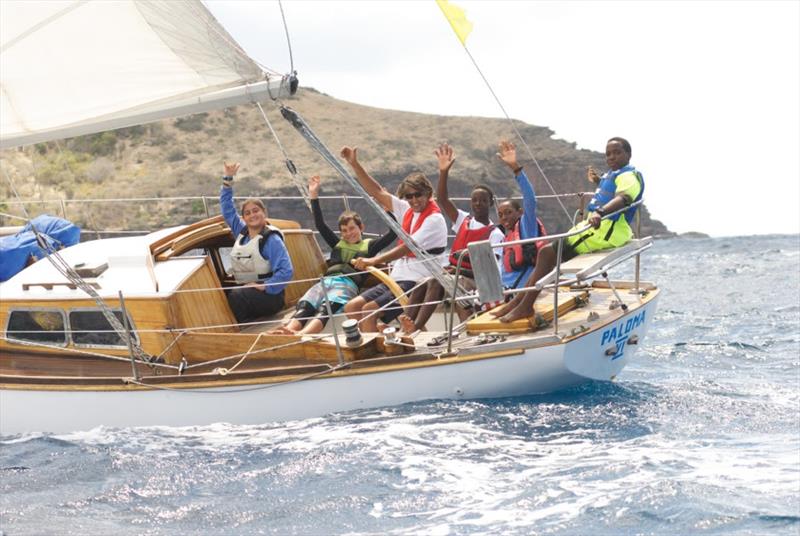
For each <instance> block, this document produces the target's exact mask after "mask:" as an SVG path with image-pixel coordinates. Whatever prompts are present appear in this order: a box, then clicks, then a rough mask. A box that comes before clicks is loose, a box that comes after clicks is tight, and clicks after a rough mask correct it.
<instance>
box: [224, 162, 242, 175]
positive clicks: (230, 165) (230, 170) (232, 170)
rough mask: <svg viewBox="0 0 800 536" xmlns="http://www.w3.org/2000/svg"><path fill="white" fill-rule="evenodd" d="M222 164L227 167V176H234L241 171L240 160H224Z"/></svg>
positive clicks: (225, 173)
mask: <svg viewBox="0 0 800 536" xmlns="http://www.w3.org/2000/svg"><path fill="white" fill-rule="evenodd" d="M222 165H223V167H224V168H225V172H224V176H225V177H233V176H234V175H236V173H238V172H239V165H240V164H239V162H223V163H222Z"/></svg>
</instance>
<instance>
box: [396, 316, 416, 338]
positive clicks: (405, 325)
mask: <svg viewBox="0 0 800 536" xmlns="http://www.w3.org/2000/svg"><path fill="white" fill-rule="evenodd" d="M397 321H398V322H400V329H402V330H403V333H405V334H406V335H411V334H412V333H414V332H415V331H417V326H416V325H415V324H414V321H413V320H411V318H410V317H409V316H408V315H400V316H398V317H397Z"/></svg>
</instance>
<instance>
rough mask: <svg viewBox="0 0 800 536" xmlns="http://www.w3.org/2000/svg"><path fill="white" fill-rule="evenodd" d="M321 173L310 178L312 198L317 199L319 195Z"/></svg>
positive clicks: (309, 186) (309, 185) (309, 192)
mask: <svg viewBox="0 0 800 536" xmlns="http://www.w3.org/2000/svg"><path fill="white" fill-rule="evenodd" d="M319 183H320V178H319V175H314V176H313V177H311V178H310V179H308V197H309V198H310V199H317V198H318V197H319Z"/></svg>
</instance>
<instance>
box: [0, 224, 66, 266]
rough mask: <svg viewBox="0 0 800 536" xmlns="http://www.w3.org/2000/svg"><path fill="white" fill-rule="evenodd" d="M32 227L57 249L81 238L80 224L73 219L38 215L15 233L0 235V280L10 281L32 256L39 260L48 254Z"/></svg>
mask: <svg viewBox="0 0 800 536" xmlns="http://www.w3.org/2000/svg"><path fill="white" fill-rule="evenodd" d="M32 228H36V230H37V231H38V232H39V233H40V234H42V235H43V236H44V239H45V240H46V241H47V242H48V244H49V245H50V246H52V247H53V248H54V249H61V248H65V247H68V246H72V245H75V244H77V243H78V242H79V241H80V238H81V229H80V227H78V226H77V225H75V224H74V223H72V222H69V221H67V220H64V219H62V218H57V217H55V216H49V215H47V214H42V215H41V216H36V217H35V218H33V219H32V220H31V221H30V222H28V223H27V224H26V225H25V227H24V228H23V229H22V231H20V232H18V233H17V234H15V235H14V236H4V237H0V281H7V280H9V279H11V278H12V277H14V276H15V275H17V274H18V273H19V272H21V271H22V269H23V268H25V266H26V265H27V263H28V259H29V258H30V257H31V256H33V257H34V259H37V260H38V259H41V258H42V257H44V256H45V255H46V252H45V251H44V250H43V249H42V248H41V247H40V246H39V242H38V241H37V240H36V235H35V234H34V232H33V231H32Z"/></svg>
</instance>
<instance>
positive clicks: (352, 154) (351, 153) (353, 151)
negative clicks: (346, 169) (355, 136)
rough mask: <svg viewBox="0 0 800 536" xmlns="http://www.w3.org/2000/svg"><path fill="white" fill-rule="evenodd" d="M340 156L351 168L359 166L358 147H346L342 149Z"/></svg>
mask: <svg viewBox="0 0 800 536" xmlns="http://www.w3.org/2000/svg"><path fill="white" fill-rule="evenodd" d="M339 154H340V155H341V156H342V158H344V159H345V161H346V162H347V163H348V164H350V165H351V166H355V165H356V164H358V147H348V146H347V145H345V146H344V147H342V150H341V151H340V152H339Z"/></svg>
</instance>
